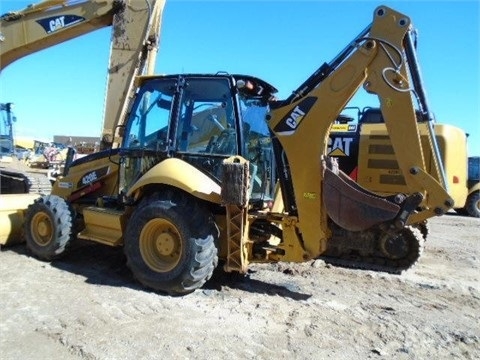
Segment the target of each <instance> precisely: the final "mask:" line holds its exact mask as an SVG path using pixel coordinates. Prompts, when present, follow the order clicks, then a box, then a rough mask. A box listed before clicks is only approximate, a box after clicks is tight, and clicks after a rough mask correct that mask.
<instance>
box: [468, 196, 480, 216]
mask: <svg viewBox="0 0 480 360" xmlns="http://www.w3.org/2000/svg"><path fill="white" fill-rule="evenodd" d="M465 211H466V212H467V213H468V215H470V216H473V217H476V218H479V217H480V191H474V192H473V193H471V194H470V195H468V198H467V202H466V204H465Z"/></svg>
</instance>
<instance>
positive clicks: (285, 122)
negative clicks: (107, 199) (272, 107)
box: [274, 97, 317, 135]
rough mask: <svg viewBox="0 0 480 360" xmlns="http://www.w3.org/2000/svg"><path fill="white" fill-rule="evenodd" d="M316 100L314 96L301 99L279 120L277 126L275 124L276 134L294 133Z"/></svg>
mask: <svg viewBox="0 0 480 360" xmlns="http://www.w3.org/2000/svg"><path fill="white" fill-rule="evenodd" d="M316 101H317V98H316V97H307V98H305V99H303V100H302V101H301V102H300V103H299V104H298V105H297V106H295V107H294V108H293V109H292V110H291V111H290V112H289V113H288V114H287V115H286V116H285V117H284V118H283V119H282V120H280V122H279V123H278V124H277V126H275V129H274V131H275V132H277V133H278V135H292V134H294V133H295V131H296V130H297V128H298V127H299V126H300V123H301V122H302V120H303V119H304V117H305V116H306V115H307V113H308V112H309V111H310V109H311V108H312V106H313V104H315V102H316Z"/></svg>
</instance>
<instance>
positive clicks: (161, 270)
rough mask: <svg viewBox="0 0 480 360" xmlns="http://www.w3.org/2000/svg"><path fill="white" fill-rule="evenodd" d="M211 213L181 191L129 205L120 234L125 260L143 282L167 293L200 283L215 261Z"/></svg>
mask: <svg viewBox="0 0 480 360" xmlns="http://www.w3.org/2000/svg"><path fill="white" fill-rule="evenodd" d="M217 237H218V230H217V227H216V225H215V223H214V222H213V217H212V216H211V214H210V213H209V212H208V211H207V210H206V209H204V208H203V207H202V206H200V205H199V204H198V201H197V200H196V199H194V198H190V197H187V196H186V195H183V194H182V195H180V194H174V196H168V197H167V196H165V197H163V198H162V197H159V196H154V197H151V198H149V199H145V200H144V201H143V202H141V203H140V205H139V206H138V208H137V209H136V210H135V212H134V214H133V216H132V217H131V219H130V221H129V222H128V225H127V229H126V233H125V248H124V251H125V255H126V257H127V265H128V267H129V268H130V270H131V271H132V273H133V275H134V277H135V278H136V279H137V280H138V281H139V282H140V283H141V284H143V285H144V286H146V287H149V288H152V289H154V290H156V291H161V292H166V293H168V294H170V295H183V294H187V293H190V292H193V291H194V290H196V289H198V288H200V287H201V286H202V285H203V284H204V283H205V282H206V281H207V280H208V279H210V277H211V276H212V273H213V270H214V269H215V267H216V266H217V264H218V258H217V248H216V246H215V242H216V241H217Z"/></svg>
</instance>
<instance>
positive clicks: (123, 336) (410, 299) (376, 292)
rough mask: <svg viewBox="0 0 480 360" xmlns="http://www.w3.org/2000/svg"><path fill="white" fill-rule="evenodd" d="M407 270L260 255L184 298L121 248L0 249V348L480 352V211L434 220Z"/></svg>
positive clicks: (50, 351)
mask: <svg viewBox="0 0 480 360" xmlns="http://www.w3.org/2000/svg"><path fill="white" fill-rule="evenodd" d="M431 231H432V232H431V235H430V237H429V239H428V241H427V244H426V250H425V252H424V255H423V257H422V258H421V259H420V261H419V263H418V264H417V265H416V266H415V267H414V268H413V269H410V270H408V271H407V272H405V273H404V274H402V275H390V274H385V273H374V272H372V271H363V270H352V269H344V268H340V267H334V266H330V265H327V264H325V263H324V262H323V261H321V260H316V261H312V262H308V263H305V264H275V265H254V266H252V267H251V272H250V273H249V274H248V275H247V276H245V277H240V276H225V275H221V274H220V275H217V276H216V277H214V279H212V281H210V282H209V283H208V284H207V285H206V286H205V287H204V288H202V289H200V290H197V291H196V292H194V293H193V294H190V295H187V296H184V297H170V296H164V295H159V294H156V293H153V292H150V291H146V290H144V289H143V288H142V287H141V286H139V285H138V284H137V283H136V282H135V281H134V280H133V278H132V276H131V274H130V273H129V271H128V270H127V268H126V266H125V262H124V258H123V256H122V252H121V249H112V248H109V247H104V246H101V245H97V244H89V243H84V244H81V245H79V246H77V248H76V249H75V251H74V252H72V253H70V254H69V255H68V256H66V257H65V258H63V259H62V260H58V261H55V262H53V263H45V262H41V261H38V260H36V259H34V258H32V257H30V256H28V255H27V254H26V252H25V246H24V245H23V244H20V245H15V246H13V247H8V248H3V249H2V251H1V252H0V281H1V283H0V291H1V297H0V309H1V319H0V320H1V323H0V358H1V359H3V360H9V359H62V360H63V359H122V360H124V359H135V360H137V359H227V358H228V359H273V358H275V359H329V358H331V359H392V358H393V359H479V358H480V326H479V324H480V281H479V279H480V271H479V269H480V235H479V233H480V220H479V219H473V218H467V217H460V216H457V215H454V214H452V215H446V216H443V217H440V218H436V219H434V220H432V221H431Z"/></svg>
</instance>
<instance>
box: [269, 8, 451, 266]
mask: <svg viewBox="0 0 480 360" xmlns="http://www.w3.org/2000/svg"><path fill="white" fill-rule="evenodd" d="M410 29H411V26H410V19H409V18H408V17H406V16H405V15H403V14H400V13H398V12H396V11H394V10H392V9H389V8H387V7H384V6H382V7H379V8H377V9H376V10H375V13H374V20H373V23H372V25H371V27H370V28H369V29H367V31H364V32H362V33H361V34H360V35H359V37H357V38H356V39H355V40H354V42H353V43H352V45H349V47H347V49H346V50H345V51H344V52H342V54H341V56H340V58H339V57H337V58H336V59H335V60H334V61H333V62H332V63H330V64H325V65H324V66H322V67H321V71H317V73H315V74H314V75H315V76H314V77H311V78H310V79H309V80H308V81H307V82H306V83H304V84H302V86H300V88H299V89H298V90H297V91H296V92H294V94H293V95H292V96H291V97H290V98H288V99H287V100H285V101H281V102H277V103H272V104H271V112H270V117H271V119H270V121H269V126H270V129H271V130H272V133H273V135H274V139H273V141H274V142H278V143H279V146H278V147H277V148H279V149H281V151H282V152H283V153H284V155H283V156H278V157H277V162H279V164H280V170H279V176H280V183H281V184H282V192H285V189H288V186H286V185H290V186H291V188H293V194H284V202H285V203H286V210H287V212H289V214H290V215H292V214H294V215H297V216H298V223H297V228H298V237H299V242H301V244H302V246H303V248H304V250H305V254H304V257H315V256H318V255H320V254H321V253H322V252H323V251H324V250H325V248H326V244H327V241H328V238H329V237H330V235H331V234H330V230H329V226H328V218H329V217H330V218H332V219H333V220H334V221H336V222H338V223H339V225H340V226H342V227H344V228H346V229H347V230H350V231H361V230H365V229H366V228H369V227H371V226H379V225H382V224H383V223H385V226H396V227H403V226H405V224H408V223H412V222H420V221H422V220H424V219H426V218H429V217H431V216H433V215H438V214H442V213H444V212H446V211H447V210H448V209H449V208H450V207H451V205H452V204H451V203H450V197H449V195H448V194H447V192H446V190H445V189H444V187H443V186H442V185H441V183H442V179H441V171H437V172H435V173H434V174H429V173H428V172H427V170H426V166H425V160H424V156H423V150H422V147H421V143H420V136H419V132H418V128H417V122H416V116H415V108H414V103H413V99H412V92H413V90H412V89H411V87H413V86H414V85H413V84H411V82H410V79H409V76H410V74H411V72H417V71H418V68H411V67H410V68H409V66H410V65H412V64H410V63H409V62H407V61H405V58H404V57H405V46H404V39H405V38H406V36H407V33H408V32H409V31H410ZM367 33H368V35H366V34H367ZM362 85H363V87H364V88H365V89H366V90H367V91H368V92H370V93H374V94H377V95H378V97H379V100H380V103H381V108H382V111H383V112H384V117H385V121H386V122H387V129H388V131H389V135H390V137H391V138H392V145H393V148H394V151H395V154H396V157H397V160H398V163H399V167H400V170H401V171H402V172H403V173H404V175H405V177H406V182H407V186H408V189H409V194H413V195H412V196H411V197H410V198H407V199H406V200H405V201H404V202H402V203H392V202H390V201H389V200H388V199H384V198H381V197H379V196H377V195H376V194H372V193H370V192H368V191H367V190H364V189H361V188H360V187H359V186H358V185H356V184H352V182H350V181H349V179H347V178H346V177H345V176H341V175H338V171H335V169H327V167H328V165H326V164H328V161H325V155H326V153H327V144H328V135H329V131H330V127H331V125H332V124H333V122H334V121H335V120H336V119H337V117H338V115H339V114H340V112H341V111H342V109H343V108H344V107H345V105H346V104H347V103H348V101H349V100H350V99H351V98H352V96H353V95H354V94H355V93H356V92H357V90H358V89H359V88H360V87H361V86H362ZM434 141H435V139H434V138H433V139H432V142H434ZM322 159H323V160H322ZM437 163H439V161H437ZM331 170H333V171H331ZM327 176H328V179H327V178H326V177H327ZM330 179H333V185H332V183H331V182H330ZM350 194H353V195H352V198H349V196H350ZM289 197H290V198H289ZM332 203H333V204H334V206H332V205H331V204H332ZM419 208H421V209H422V210H421V211H419V212H418V213H417V212H416V211H417V209H419Z"/></svg>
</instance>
